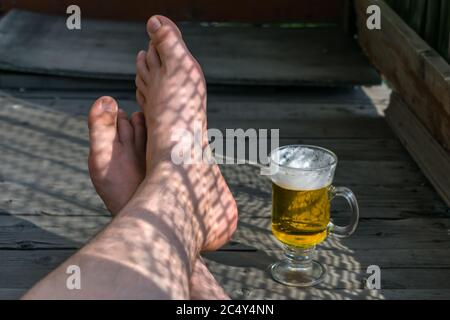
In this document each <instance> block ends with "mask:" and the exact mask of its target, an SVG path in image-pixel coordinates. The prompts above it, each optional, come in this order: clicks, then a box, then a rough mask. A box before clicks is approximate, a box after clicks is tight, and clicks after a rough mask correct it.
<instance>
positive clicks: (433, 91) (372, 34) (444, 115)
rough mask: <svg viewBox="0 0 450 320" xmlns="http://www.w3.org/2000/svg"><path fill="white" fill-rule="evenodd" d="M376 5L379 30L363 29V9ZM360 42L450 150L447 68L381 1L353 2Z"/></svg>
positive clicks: (364, 11)
mask: <svg viewBox="0 0 450 320" xmlns="http://www.w3.org/2000/svg"><path fill="white" fill-rule="evenodd" d="M371 4H376V5H378V6H380V7H381V11H382V12H383V14H382V15H381V17H382V26H383V27H382V29H381V30H374V31H371V30H368V29H367V28H366V8H367V6H368V5H371ZM355 6H356V11H357V14H358V26H359V41H360V43H361V45H362V46H363V48H364V49H365V51H366V52H367V53H368V55H369V57H370V58H371V60H372V62H373V63H374V65H375V66H376V67H377V68H378V69H379V70H380V71H381V72H382V73H383V74H384V76H385V77H386V78H387V79H388V80H389V82H390V83H391V84H392V86H393V87H394V88H395V90H396V91H397V92H399V94H400V95H401V96H402V97H403V99H405V102H406V103H407V104H408V105H409V106H410V108H411V109H412V111H413V112H414V113H415V115H416V116H417V117H418V119H419V120H420V121H421V122H422V123H423V124H424V125H425V127H426V128H427V130H429V132H430V133H431V134H432V135H433V136H434V137H435V138H436V139H437V141H438V142H439V143H440V144H441V145H443V146H444V148H446V149H447V150H450V135H449V134H448V133H449V131H448V128H449V127H450V66H449V65H448V63H447V62H446V61H445V60H444V59H443V58H442V57H440V56H439V55H438V54H437V53H436V52H435V51H434V50H433V49H431V47H430V46H429V45H427V44H426V42H425V41H423V40H422V39H421V38H420V37H419V36H418V35H417V34H416V33H415V32H414V31H413V30H412V29H411V28H409V27H408V26H407V25H406V24H405V23H404V22H403V21H402V20H401V18H399V17H398V15H397V14H396V13H395V12H394V11H393V10H392V9H391V8H390V7H389V6H388V5H386V3H385V2H384V1H380V0H364V1H356V2H355Z"/></svg>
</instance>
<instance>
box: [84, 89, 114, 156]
mask: <svg viewBox="0 0 450 320" xmlns="http://www.w3.org/2000/svg"><path fill="white" fill-rule="evenodd" d="M117 114H118V106H117V102H116V101H115V100H114V99H113V98H111V97H101V98H99V99H98V100H97V101H96V102H95V103H94V104H93V105H92V108H91V111H90V112H89V118H88V125H89V142H90V156H91V157H95V158H96V159H97V158H98V157H100V156H101V157H102V158H107V157H108V155H107V154H106V155H105V153H112V147H113V143H114V142H115V141H116V140H117V139H118V136H117ZM105 160H107V159H105Z"/></svg>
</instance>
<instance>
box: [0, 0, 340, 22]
mask: <svg viewBox="0 0 450 320" xmlns="http://www.w3.org/2000/svg"><path fill="white" fill-rule="evenodd" d="M343 3H344V1H343V0H337V1H336V0H335V1H332V2H330V1H327V0H319V1H318V0H315V1H310V0H299V1H295V2H292V1H289V0H279V1H278V2H277V5H276V9H275V8H274V4H273V2H272V1H268V0H262V1H259V2H258V6H257V7H255V3H254V2H253V1H251V0H239V1H237V0H231V1H223V2H222V1H221V2H217V3H214V4H213V3H211V2H210V1H207V0H190V1H188V0H178V1H174V2H172V1H163V2H158V1H155V2H154V1H150V2H149V1H145V0H134V1H130V2H129V3H127V6H123V2H121V1H120V0H109V2H108V7H107V8H105V6H104V3H103V2H102V1H101V0H100V1H98V0H96V1H92V0H59V1H57V2H54V1H51V0H40V1H39V2H36V1H34V0H3V1H2V10H5V11H8V10H11V9H14V8H16V9H23V10H31V11H37V12H43V13H49V14H58V15H65V14H66V8H67V7H68V6H69V5H71V4H77V5H78V6H80V7H81V8H83V17H86V18H97V19H110V20H137V21H141V22H142V23H144V22H145V21H146V20H147V19H148V18H149V17H150V16H152V15H154V14H163V15H167V16H168V17H170V18H171V19H173V20H174V21H177V20H178V21H192V20H193V21H200V22H203V21H224V22H230V21H233V22H236V21H240V22H258V23H267V22H286V21H305V22H316V23H317V22H328V23H333V22H334V23H339V22H340V17H341V12H342V7H343ZM236 8H239V10H236Z"/></svg>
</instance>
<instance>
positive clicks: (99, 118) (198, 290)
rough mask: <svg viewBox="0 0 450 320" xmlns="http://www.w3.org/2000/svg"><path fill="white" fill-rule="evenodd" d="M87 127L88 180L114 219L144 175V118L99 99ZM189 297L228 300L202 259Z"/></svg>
mask: <svg viewBox="0 0 450 320" xmlns="http://www.w3.org/2000/svg"><path fill="white" fill-rule="evenodd" d="M103 106H105V108H103ZM105 109H106V110H105ZM89 128H90V144H91V148H90V151H91V152H90V155H89V172H90V175H91V179H92V182H93V184H94V186H95V188H96V190H97V192H98V193H99V195H100V197H101V198H102V200H103V202H104V203H105V205H106V207H107V208H108V209H109V210H110V212H111V214H112V215H113V216H115V215H116V214H117V213H118V212H119V211H120V209H121V208H123V207H124V206H125V204H126V203H127V202H128V201H129V200H130V199H131V197H132V195H133V194H134V192H135V191H136V189H137V188H138V186H139V184H140V183H141V182H142V180H143V179H144V176H145V148H146V140H147V132H146V128H145V120H144V116H143V114H142V112H135V113H133V115H132V116H131V118H130V119H129V120H128V118H127V115H126V113H125V112H124V111H122V110H120V109H118V106H117V103H116V101H115V100H114V99H113V98H111V97H102V98H99V99H98V100H97V101H96V102H95V103H94V105H93V106H92V108H91V112H90V114H89ZM190 294H191V299H201V300H206V299H228V295H227V294H226V293H225V291H223V289H222V288H221V287H220V285H219V284H218V283H217V281H216V280H215V279H214V277H213V275H212V274H211V273H210V272H209V270H208V269H207V267H206V265H205V264H204V263H203V261H202V260H201V258H198V259H197V261H196V262H195V265H194V268H193V272H192V276H191V279H190Z"/></svg>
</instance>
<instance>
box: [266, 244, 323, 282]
mask: <svg viewBox="0 0 450 320" xmlns="http://www.w3.org/2000/svg"><path fill="white" fill-rule="evenodd" d="M285 249H286V251H285V254H286V259H285V260H283V261H279V262H276V263H274V264H273V265H272V266H271V267H270V271H271V273H272V277H273V279H274V280H275V281H277V282H279V283H281V284H284V285H287V286H292V287H312V286H315V285H317V284H319V283H321V282H322V281H323V279H324V278H325V274H326V269H325V267H324V266H323V265H322V264H320V263H319V262H317V261H314V260H312V256H313V254H314V249H315V248H314V247H312V248H309V249H298V248H292V247H289V246H285Z"/></svg>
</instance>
